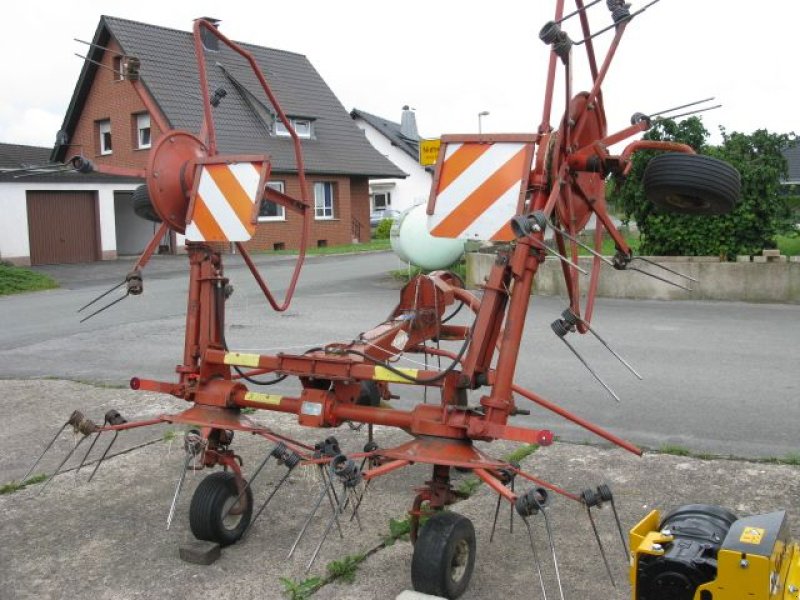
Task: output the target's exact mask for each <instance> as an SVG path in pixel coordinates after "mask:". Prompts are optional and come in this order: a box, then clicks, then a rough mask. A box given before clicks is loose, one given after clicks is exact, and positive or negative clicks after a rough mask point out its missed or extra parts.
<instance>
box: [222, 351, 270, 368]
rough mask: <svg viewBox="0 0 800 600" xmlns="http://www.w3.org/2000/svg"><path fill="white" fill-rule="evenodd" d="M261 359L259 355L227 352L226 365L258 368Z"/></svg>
mask: <svg viewBox="0 0 800 600" xmlns="http://www.w3.org/2000/svg"><path fill="white" fill-rule="evenodd" d="M260 358H261V357H260V356H259V355H258V354H243V353H241V352H227V353H226V354H225V364H226V365H237V366H239V367H257V366H258V361H259V359H260Z"/></svg>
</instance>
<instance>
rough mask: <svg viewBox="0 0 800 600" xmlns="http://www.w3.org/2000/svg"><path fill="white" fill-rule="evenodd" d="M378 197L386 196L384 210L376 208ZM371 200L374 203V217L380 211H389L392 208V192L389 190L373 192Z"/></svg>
mask: <svg viewBox="0 0 800 600" xmlns="http://www.w3.org/2000/svg"><path fill="white" fill-rule="evenodd" d="M376 196H385V201H384V205H383V207H382V208H377V207H376V206H375V197H376ZM369 199H370V202H371V203H372V206H371V208H372V213H371V214H373V215H374V214H375V213H377V212H378V211H379V210H380V211H382V210H389V209H391V208H392V192H390V191H389V190H380V191H376V192H372V194H370V198H369Z"/></svg>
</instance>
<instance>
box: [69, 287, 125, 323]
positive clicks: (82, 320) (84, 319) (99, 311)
mask: <svg viewBox="0 0 800 600" xmlns="http://www.w3.org/2000/svg"><path fill="white" fill-rule="evenodd" d="M130 295H131V293H130V292H127V293H126V294H125V295H124V296H120V297H119V298H117V299H116V300H114V301H113V302H110V303H108V304H106V305H105V306H104V307H103V308H98V309H97V310H96V311H94V312H93V313H92V314H90V315H89V316H86V317H84V318H82V319H81V320H80V321H79V322H80V323H83V322H85V321H88V320H89V319H91V318H92V317H93V316H95V315H99V314H100V313H101V312H103V311H104V310H106V309H108V308H111V307H112V306H114V305H115V304H119V303H120V302H122V301H123V300H125V298H127V297H128V296H130Z"/></svg>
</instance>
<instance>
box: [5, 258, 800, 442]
mask: <svg viewBox="0 0 800 600" xmlns="http://www.w3.org/2000/svg"><path fill="white" fill-rule="evenodd" d="M184 260H185V259H182V258H181V257H157V258H156V260H155V261H154V264H153V266H152V268H149V269H148V272H146V274H145V293H144V294H143V295H142V296H140V297H136V298H131V299H128V300H125V301H124V302H123V303H121V304H120V305H118V306H117V307H115V308H113V309H111V310H109V311H107V312H105V313H103V314H101V315H99V316H98V317H96V318H94V319H92V320H90V321H88V322H87V323H84V324H80V323H79V322H78V321H79V319H78V315H76V313H75V309H76V308H78V307H79V306H81V305H82V304H84V303H85V302H87V301H88V300H89V299H91V298H92V297H94V296H95V295H96V294H97V293H99V292H100V291H102V290H104V289H106V288H107V287H108V286H109V285H110V284H111V283H113V282H115V281H117V280H118V278H120V277H121V276H122V274H123V273H124V272H125V271H126V269H127V265H126V264H124V263H115V264H107V263H106V264H99V265H93V266H91V267H89V268H88V269H87V268H85V267H83V268H81V267H60V268H56V269H51V270H53V271H54V274H56V275H57V276H58V277H59V278H61V279H62V280H64V281H65V285H66V286H67V287H65V288H62V289H60V290H54V291H50V292H43V293H37V294H28V295H22V296H12V297H4V298H0V377H3V378H34V377H60V378H71V379H76V380H89V381H101V382H107V383H122V382H125V381H127V380H128V379H129V378H130V377H131V376H132V375H141V376H145V377H154V378H165V379H171V378H172V377H173V375H174V366H175V365H176V364H177V363H178V362H179V361H180V357H181V354H182V338H183V325H184V313H185V289H186V273H185V270H184ZM260 260H261V262H262V263H263V264H264V269H265V273H266V276H267V277H268V279H269V281H270V283H271V284H272V285H274V286H275V287H276V288H278V289H282V286H284V285H286V282H287V281H288V277H289V275H290V273H291V260H287V259H266V258H262V259H260ZM227 262H228V264H230V265H237V266H230V267H229V268H228V271H227V273H228V275H229V276H230V277H231V278H232V281H233V283H234V285H235V286H236V292H235V293H234V295H233V297H232V299H231V301H230V304H229V307H228V318H227V324H228V331H227V337H228V343H229V345H230V346H231V348H233V349H236V350H240V351H262V352H268V351H269V352H271V351H277V350H295V351H296V350H302V349H305V348H308V347H312V346H317V345H320V344H321V343H325V342H330V341H337V340H338V341H341V340H348V339H352V338H353V337H354V336H355V335H356V334H358V332H360V331H363V330H364V329H367V328H369V327H371V326H372V325H374V324H376V323H378V322H380V321H381V320H383V318H385V316H386V315H387V314H388V313H389V311H390V310H391V309H392V308H393V307H394V305H395V304H396V302H397V289H398V287H399V286H398V285H397V284H396V283H395V282H393V281H392V280H391V279H390V278H389V277H388V276H387V271H389V270H390V269H393V268H397V261H396V259H395V258H394V256H393V255H391V254H387V253H379V254H368V255H361V256H341V257H318V258H313V259H310V260H309V262H308V264H307V266H306V268H305V270H304V272H303V275H302V276H301V284H300V288H299V291H298V295H297V297H296V300H295V302H294V303H293V305H292V307H291V308H290V309H289V310H288V311H287V312H285V313H282V314H279V313H274V312H272V311H271V310H270V309H269V308H268V307H267V306H266V305H265V303H264V302H263V301H262V298H261V296H260V292H259V290H258V289H257V288H256V286H255V285H254V284H253V283H252V281H251V280H250V278H249V276H248V273H247V272H246V270H245V269H243V268H242V267H239V266H238V261H236V259H235V258H233V259H230V260H228V261H227ZM112 297H113V296H112ZM564 306H565V302H564V300H563V299H560V298H553V297H550V298H543V297H534V298H533V299H532V301H531V308H530V315H529V319H528V322H527V327H526V333H525V342H524V345H523V348H522V353H521V355H520V360H519V363H518V367H517V381H518V383H520V384H521V385H523V386H525V387H528V388H531V389H534V390H536V391H537V392H538V393H540V394H542V395H544V396H545V397H547V398H549V399H551V400H553V401H556V402H558V403H560V404H561V405H562V406H564V407H565V408H567V409H569V410H572V411H574V412H576V413H578V414H580V415H581V416H583V417H586V418H588V419H590V420H593V421H595V422H597V423H599V424H601V425H602V426H604V427H606V428H608V429H610V430H611V431H613V432H615V433H617V434H620V435H623V436H625V437H627V438H628V439H630V440H632V441H634V442H635V443H639V444H642V445H645V446H647V447H651V448H658V447H660V446H661V445H662V444H667V443H669V444H679V445H683V446H687V447H689V448H691V449H692V450H695V451H699V452H712V453H720V454H734V455H737V456H779V457H780V456H785V455H787V454H789V453H797V452H798V451H800V441H798V440H800V435H798V432H797V422H798V418H797V417H798V415H800V376H799V374H798V350H799V348H798V346H800V306H789V305H753V304H742V303H717V302H659V301H625V300H601V301H599V303H598V309H597V312H596V317H595V320H594V325H595V326H596V328H597V330H598V331H599V332H600V333H601V334H602V335H603V336H604V338H605V339H606V340H608V341H609V342H610V343H611V344H612V345H613V346H614V348H615V349H616V350H617V351H618V352H619V353H621V354H622V355H623V356H625V357H626V358H627V359H628V360H629V361H630V362H631V363H633V365H634V366H635V367H636V368H637V370H639V371H640V372H641V373H642V374H643V375H644V377H645V379H644V381H638V380H636V379H635V378H634V377H633V376H632V375H630V374H629V373H628V372H627V371H626V370H625V369H624V368H623V367H622V365H620V364H619V363H618V362H617V361H616V360H615V359H614V358H613V356H611V355H610V354H609V353H608V352H607V351H605V350H604V349H603V347H602V346H601V345H600V344H599V343H598V342H597V341H596V340H594V339H592V338H590V337H588V336H587V337H582V338H579V339H574V340H573V343H574V344H575V345H576V346H577V347H578V348H579V349H580V351H581V352H582V353H584V355H585V357H586V358H587V360H589V362H590V364H592V365H593V366H594V367H595V369H596V370H597V371H598V372H599V373H600V374H601V376H602V377H603V378H604V379H605V380H606V381H607V382H608V383H609V384H610V385H611V386H612V387H613V388H614V389H615V390H616V392H617V393H618V394H619V395H620V396H621V398H622V403H621V404H617V403H616V402H614V401H613V400H612V399H611V398H610V397H609V396H608V395H607V394H606V393H605V392H604V391H603V389H602V388H601V387H600V386H599V385H598V384H597V383H596V382H595V381H594V380H593V379H592V378H591V376H590V375H589V374H588V372H587V371H586V370H585V369H584V368H583V367H582V366H581V365H580V363H579V362H578V361H577V360H576V359H575V358H574V357H573V356H572V354H571V353H570V352H569V350H568V349H567V348H566V347H565V346H564V345H563V343H562V342H561V341H559V340H558V339H557V338H556V337H555V336H554V335H553V334H552V332H551V330H550V328H549V323H550V322H551V321H552V320H553V319H555V318H556V317H557V316H558V314H559V313H560V312H561V310H562V309H563V308H564ZM295 389H296V388H295V387H294V386H293V385H289V384H288V382H287V384H285V387H283V388H281V389H279V390H276V391H279V392H292V391H293V390H295ZM415 392H416V390H411V389H410V388H403V389H402V393H404V394H413V393H415ZM479 396H480V394H479V393H475V394H474V395H473V397H472V400H473V401H475V402H477V400H478V399H479ZM417 398H419V396H418V395H411V396H404V399H403V400H401V401H400V402H399V404H398V406H399V407H403V406H408V405H410V404H411V403H412V402H413V401H415V399H417ZM531 408H532V411H533V413H532V415H531V416H530V417H518V419H521V420H523V421H525V422H527V423H529V424H531V425H535V426H542V427H549V428H551V429H552V430H553V431H554V432H555V433H556V434H557V435H559V436H561V437H563V438H564V439H568V440H573V441H584V440H585V441H596V438H594V436H592V435H591V434H588V433H586V432H583V431H582V430H580V429H578V428H577V427H574V426H572V425H570V424H569V423H565V422H564V421H563V420H561V419H560V418H557V417H555V416H553V415H550V414H549V413H546V412H544V411H542V410H541V409H539V408H537V407H531Z"/></svg>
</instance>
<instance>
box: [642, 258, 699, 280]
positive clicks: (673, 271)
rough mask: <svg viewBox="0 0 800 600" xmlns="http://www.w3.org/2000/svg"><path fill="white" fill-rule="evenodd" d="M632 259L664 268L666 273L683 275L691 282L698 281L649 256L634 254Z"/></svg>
mask: <svg viewBox="0 0 800 600" xmlns="http://www.w3.org/2000/svg"><path fill="white" fill-rule="evenodd" d="M632 260H640V261H642V262H646V263H647V264H650V265H653V266H654V267H658V268H659V269H664V270H665V271H667V272H668V273H672V274H673V275H677V276H678V277H683V278H684V279H688V280H689V281H691V282H692V283H699V281H698V280H697V279H695V278H694V277H689V275H686V274H685V273H681V272H680V271H676V270H675V269H670V268H669V267H665V266H664V265H662V264H659V263H657V262H655V261H654V260H650V259H649V258H645V257H644V256H634V257H633V259H632Z"/></svg>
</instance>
